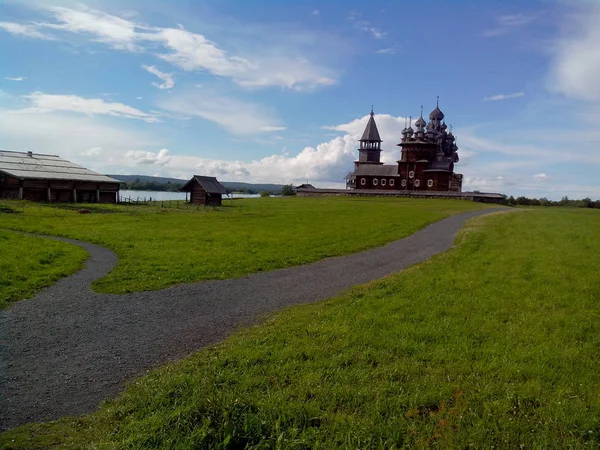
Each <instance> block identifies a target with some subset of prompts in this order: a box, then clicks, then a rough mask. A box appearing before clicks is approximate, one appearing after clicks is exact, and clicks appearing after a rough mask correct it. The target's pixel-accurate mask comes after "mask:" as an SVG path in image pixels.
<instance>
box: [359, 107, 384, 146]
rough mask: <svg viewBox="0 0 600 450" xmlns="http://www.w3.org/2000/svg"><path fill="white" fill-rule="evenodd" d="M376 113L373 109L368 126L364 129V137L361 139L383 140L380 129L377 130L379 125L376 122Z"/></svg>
mask: <svg viewBox="0 0 600 450" xmlns="http://www.w3.org/2000/svg"><path fill="white" fill-rule="evenodd" d="M374 115H375V114H374V113H373V110H372V109H371V117H369V122H368V123H367V127H366V128H365V131H364V133H363V135H362V137H361V138H360V140H361V141H368V142H382V140H381V138H380V137H379V131H377V125H376V124H375V118H374Z"/></svg>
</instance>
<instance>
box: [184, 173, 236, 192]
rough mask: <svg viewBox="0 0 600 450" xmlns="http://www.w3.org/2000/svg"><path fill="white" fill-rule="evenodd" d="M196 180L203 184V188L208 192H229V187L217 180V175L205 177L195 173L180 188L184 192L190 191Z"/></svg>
mask: <svg viewBox="0 0 600 450" xmlns="http://www.w3.org/2000/svg"><path fill="white" fill-rule="evenodd" d="M194 181H196V182H198V183H199V184H200V186H202V189H204V190H205V191H206V192H207V193H208V194H227V189H225V186H223V185H222V184H221V183H219V182H218V181H217V179H216V177H205V176H202V175H194V176H193V177H192V178H191V179H190V180H189V181H188V182H187V183H185V184H184V185H183V186H182V187H181V189H179V190H180V191H182V192H190V191H191V190H192V183H193V182H194Z"/></svg>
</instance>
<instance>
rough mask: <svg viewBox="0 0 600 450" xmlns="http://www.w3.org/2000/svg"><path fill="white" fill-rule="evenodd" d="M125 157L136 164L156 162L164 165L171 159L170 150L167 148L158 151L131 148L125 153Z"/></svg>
mask: <svg viewBox="0 0 600 450" xmlns="http://www.w3.org/2000/svg"><path fill="white" fill-rule="evenodd" d="M125 158H127V159H129V160H131V161H132V162H133V163H134V164H155V165H159V166H164V165H166V164H167V163H168V162H169V161H170V160H171V157H170V156H169V150H168V149H166V148H163V149H161V150H159V151H158V152H156V153H155V152H149V151H143V150H129V151H128V152H126V153H125Z"/></svg>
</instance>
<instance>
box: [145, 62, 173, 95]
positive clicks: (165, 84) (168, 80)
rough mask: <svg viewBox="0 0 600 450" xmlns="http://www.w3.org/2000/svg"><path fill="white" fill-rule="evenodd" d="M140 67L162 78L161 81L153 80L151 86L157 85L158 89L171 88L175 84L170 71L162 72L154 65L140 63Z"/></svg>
mask: <svg viewBox="0 0 600 450" xmlns="http://www.w3.org/2000/svg"><path fill="white" fill-rule="evenodd" d="M142 68H144V69H145V70H147V71H148V72H150V73H151V74H152V75H156V76H157V77H158V78H159V79H160V80H162V83H156V82H153V83H152V86H154V87H157V88H158V89H171V88H172V87H173V86H175V81H174V80H173V74H172V73H164V72H161V71H160V70H158V69H157V68H156V67H154V66H147V65H145V64H144V65H142Z"/></svg>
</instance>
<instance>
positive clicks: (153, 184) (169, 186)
mask: <svg viewBox="0 0 600 450" xmlns="http://www.w3.org/2000/svg"><path fill="white" fill-rule="evenodd" d="M182 186H183V183H182V184H179V183H171V182H170V181H168V182H166V183H160V182H158V181H142V180H140V179H139V178H136V179H135V180H133V181H125V182H122V183H121V189H130V190H132V191H160V192H177V191H178V190H179V189H181V187H182Z"/></svg>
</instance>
